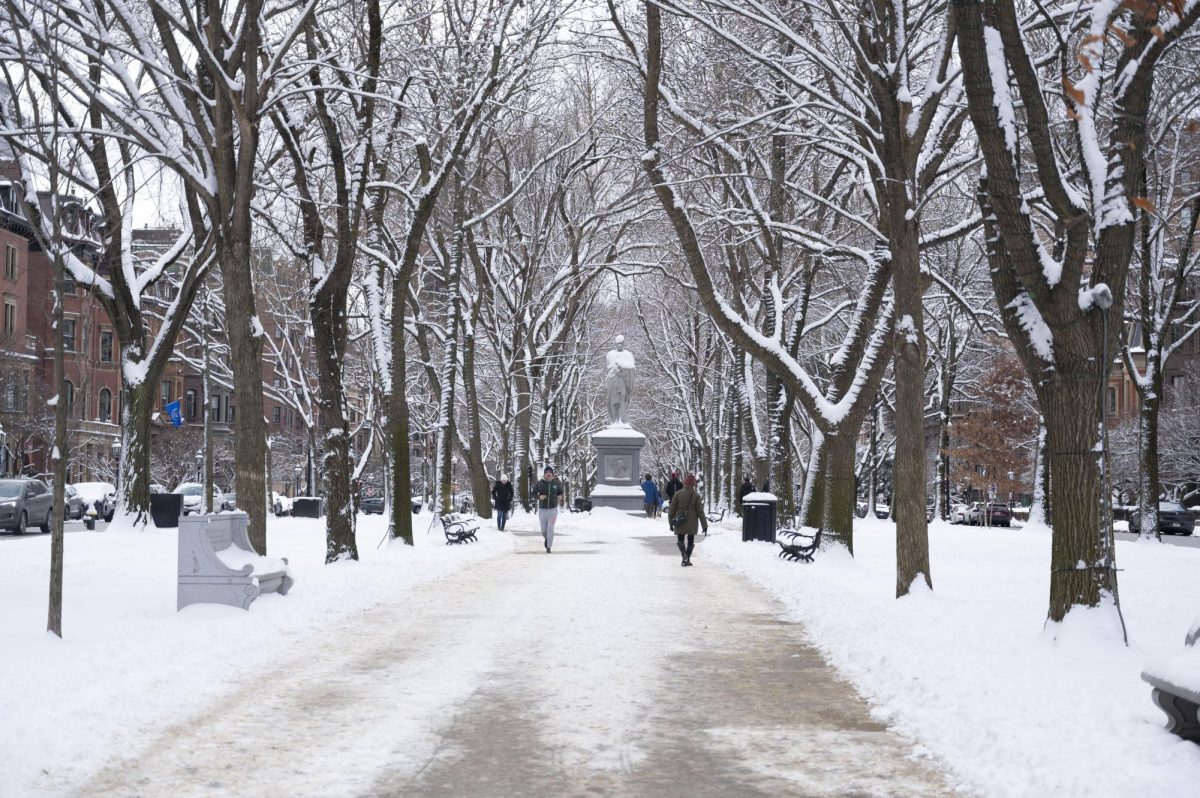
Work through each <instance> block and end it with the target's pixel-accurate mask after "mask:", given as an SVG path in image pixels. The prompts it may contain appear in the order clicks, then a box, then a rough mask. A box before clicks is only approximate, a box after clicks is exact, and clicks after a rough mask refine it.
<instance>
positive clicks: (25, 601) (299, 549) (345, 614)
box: [0, 515, 513, 796]
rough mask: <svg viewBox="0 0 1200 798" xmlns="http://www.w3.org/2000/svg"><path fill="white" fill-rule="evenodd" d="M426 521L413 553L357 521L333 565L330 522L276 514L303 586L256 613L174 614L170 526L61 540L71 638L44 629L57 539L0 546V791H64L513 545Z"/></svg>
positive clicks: (277, 534) (212, 608)
mask: <svg viewBox="0 0 1200 798" xmlns="http://www.w3.org/2000/svg"><path fill="white" fill-rule="evenodd" d="M428 525H429V516H428V515H425V516H420V517H418V518H416V519H414V526H415V529H416V530H417V531H416V543H417V545H416V546H415V547H414V548H406V547H403V546H387V545H385V546H384V547H383V548H377V544H378V543H379V541H380V539H381V537H382V536H383V533H384V529H385V527H384V522H383V519H382V517H381V516H364V517H360V523H359V533H358V545H359V552H360V555H361V557H362V560H361V561H360V562H357V563H342V564H338V565H336V566H329V567H327V566H325V565H324V557H325V538H324V525H323V522H319V521H316V520H309V519H300V518H296V519H292V518H279V519H276V518H272V519H271V520H270V524H269V525H268V542H267V546H268V551H269V552H270V553H271V554H272V555H273V556H282V557H287V558H288V560H289V562H290V566H291V569H292V572H293V574H294V575H295V578H296V585H295V586H294V587H293V589H292V592H291V593H290V594H289V595H287V596H276V595H266V596H263V597H261V598H259V599H258V600H257V601H256V602H255V603H254V604H253V605H252V607H251V610H250V611H249V612H246V611H243V610H241V609H236V608H232V607H223V606H217V605H193V606H191V607H188V608H186V609H184V610H183V611H182V612H178V613H177V612H176V611H175V573H176V537H175V534H174V531H173V530H162V531H159V530H152V531H148V532H128V531H127V532H118V531H104V532H89V533H80V534H72V535H69V536H67V538H66V541H65V565H64V573H65V587H64V590H63V601H64V609H63V639H62V640H59V639H57V638H55V637H54V636H52V635H49V634H48V633H46V632H45V631H44V629H45V625H46V595H47V584H48V579H47V572H48V566H49V560H50V556H49V545H50V540H49V535H39V536H34V535H29V536H27V537H26V538H25V539H22V540H10V541H9V542H8V543H7V544H6V545H5V546H4V547H3V548H2V549H0V606H3V607H4V611H3V613H0V640H3V641H4V644H3V646H2V647H0V649H2V651H3V654H0V663H2V665H3V672H4V676H3V680H4V681H3V687H2V689H0V728H2V729H4V733H3V736H4V744H3V751H4V753H3V756H0V796H23V795H30V794H40V793H51V794H53V793H57V792H59V791H60V790H61V789H62V788H63V785H68V784H70V783H72V782H74V781H76V780H77V779H78V778H80V776H81V774H84V773H87V772H88V771H90V770H92V769H94V768H95V767H97V766H98V765H99V764H100V763H101V762H102V761H103V760H104V758H106V757H107V756H109V755H111V754H112V752H114V751H119V750H124V749H126V748H128V747H129V746H132V745H135V744H136V743H137V742H138V741H139V740H142V739H144V738H146V737H148V736H152V735H153V734H155V733H156V732H159V731H161V730H163V729H165V728H166V727H167V726H168V725H169V724H170V723H172V722H175V721H177V720H179V719H180V718H181V717H184V716H186V715H188V714H190V713H192V712H195V711H197V710H198V709H200V708H201V707H203V706H204V705H205V704H207V703H208V702H210V701H212V700H215V699H217V698H219V697H220V696H221V695H223V694H225V693H228V692H229V691H231V690H232V689H234V687H235V686H236V685H237V684H238V683H239V682H241V681H244V680H245V679H246V678H247V677H249V676H252V675H253V674H255V673H256V672H259V671H261V670H262V669H263V668H264V667H265V666H266V665H268V664H269V663H271V662H274V661H277V660H279V659H280V658H281V657H283V656H284V655H285V653H287V652H289V651H293V650H295V649H296V648H297V647H298V646H299V647H301V648H302V647H303V645H304V641H306V640H307V639H309V638H310V637H311V636H312V635H313V634H314V633H315V632H316V631H318V630H322V629H329V628H331V627H336V626H337V625H338V624H339V623H342V622H344V621H345V620H346V619H348V618H352V617H354V616H355V615H356V614H361V613H362V612H363V611H364V610H365V609H366V608H369V607H371V606H372V605H375V604H377V603H379V602H395V601H398V600H400V599H401V597H403V596H404V595H405V593H407V592H409V591H411V590H412V589H413V587H414V586H416V585H419V584H422V583H425V582H429V581H431V580H434V579H438V578H441V577H445V576H446V575H448V574H451V573H453V572H455V571H457V570H459V569H461V568H464V567H466V566H469V565H471V564H473V563H477V562H479V561H480V560H482V559H486V558H490V557H494V556H496V555H498V554H501V553H504V552H508V551H511V550H512V547H513V539H512V537H511V536H509V535H500V534H498V533H496V532H495V531H494V530H493V531H491V532H490V533H488V534H485V535H481V536H480V538H481V542H480V543H479V544H476V545H471V546H446V545H444V544H445V538H444V537H443V536H442V534H441V529H440V527H439V528H435V529H434V531H433V533H431V534H429V535H426V534H425V529H426V528H427V527H428Z"/></svg>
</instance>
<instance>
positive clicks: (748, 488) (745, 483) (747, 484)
mask: <svg viewBox="0 0 1200 798" xmlns="http://www.w3.org/2000/svg"><path fill="white" fill-rule="evenodd" d="M753 492H754V483H753V482H751V481H750V477H746V478H745V479H743V480H742V486H741V487H740V488H738V515H741V514H742V499H744V498H746V497H747V496H749V495H750V494H751V493H753Z"/></svg>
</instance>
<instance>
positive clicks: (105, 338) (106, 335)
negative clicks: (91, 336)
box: [100, 330, 113, 363]
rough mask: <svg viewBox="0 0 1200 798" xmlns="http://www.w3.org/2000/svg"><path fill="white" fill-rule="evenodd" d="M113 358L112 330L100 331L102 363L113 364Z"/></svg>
mask: <svg viewBox="0 0 1200 798" xmlns="http://www.w3.org/2000/svg"><path fill="white" fill-rule="evenodd" d="M112 357H113V334H112V330H101V331H100V362H101V363H111V362H112Z"/></svg>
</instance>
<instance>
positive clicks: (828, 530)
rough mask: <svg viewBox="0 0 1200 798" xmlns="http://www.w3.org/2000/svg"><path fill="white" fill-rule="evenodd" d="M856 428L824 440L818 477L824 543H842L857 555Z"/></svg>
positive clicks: (838, 432)
mask: <svg viewBox="0 0 1200 798" xmlns="http://www.w3.org/2000/svg"><path fill="white" fill-rule="evenodd" d="M856 431H857V426H856V427H855V430H854V431H851V430H849V429H841V430H836V431H834V432H832V433H830V434H829V435H827V436H826V437H825V443H824V446H822V450H821V451H822V460H823V462H822V464H821V473H820V474H819V475H817V476H816V477H813V476H812V475H810V478H815V479H817V481H818V484H819V485H821V493H822V496H821V504H822V505H823V506H822V522H821V524H820V527H821V528H822V530H823V531H824V536H825V540H826V541H828V542H829V543H834V544H841V545H843V546H845V547H846V550H847V551H849V552H850V553H851V554H854V505H855V490H854V450H855V442H856V437H857V436H856V435H855V432H856Z"/></svg>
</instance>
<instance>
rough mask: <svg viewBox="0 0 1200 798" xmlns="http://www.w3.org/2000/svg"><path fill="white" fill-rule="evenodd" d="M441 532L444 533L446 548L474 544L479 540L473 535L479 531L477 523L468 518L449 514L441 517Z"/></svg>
mask: <svg viewBox="0 0 1200 798" xmlns="http://www.w3.org/2000/svg"><path fill="white" fill-rule="evenodd" d="M442 531H443V532H444V533H446V545H447V546H451V545H455V544H458V543H474V542H475V541H477V540H478V539H479V538H477V537H475V533H476V532H478V531H479V522H478V521H476V520H475V519H474V518H471V517H468V516H460V515H455V514H454V513H451V514H450V515H443V516H442Z"/></svg>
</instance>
